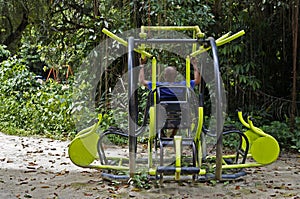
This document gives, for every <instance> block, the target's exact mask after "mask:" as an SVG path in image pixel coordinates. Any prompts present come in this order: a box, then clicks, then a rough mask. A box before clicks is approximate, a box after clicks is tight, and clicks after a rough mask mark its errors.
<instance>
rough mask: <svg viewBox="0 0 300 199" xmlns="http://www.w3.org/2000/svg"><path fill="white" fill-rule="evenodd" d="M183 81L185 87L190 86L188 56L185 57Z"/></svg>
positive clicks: (189, 62)
mask: <svg viewBox="0 0 300 199" xmlns="http://www.w3.org/2000/svg"><path fill="white" fill-rule="evenodd" d="M185 60H186V61H185V80H186V81H185V82H186V87H187V88H191V81H190V80H191V59H190V56H187V57H186V59H185Z"/></svg>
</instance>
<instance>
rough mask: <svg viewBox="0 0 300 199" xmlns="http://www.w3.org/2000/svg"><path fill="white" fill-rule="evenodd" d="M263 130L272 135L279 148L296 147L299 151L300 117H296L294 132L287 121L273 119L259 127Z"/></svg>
mask: <svg viewBox="0 0 300 199" xmlns="http://www.w3.org/2000/svg"><path fill="white" fill-rule="evenodd" d="M261 128H262V129H263V131H264V132H266V133H268V134H270V135H272V136H274V138H275V139H276V140H277V141H278V143H279V145H280V147H281V148H284V149H296V150H298V151H299V152H300V118H299V117H297V118H296V129H295V132H291V131H290V128H289V126H288V123H285V122H279V121H273V122H271V123H270V124H269V125H264V126H262V127H261Z"/></svg>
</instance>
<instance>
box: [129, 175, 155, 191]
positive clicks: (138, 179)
mask: <svg viewBox="0 0 300 199" xmlns="http://www.w3.org/2000/svg"><path fill="white" fill-rule="evenodd" d="M132 182H133V185H134V186H135V187H136V188H139V189H141V188H143V189H150V188H151V184H150V183H151V181H149V178H148V173H142V174H140V175H134V177H133V179H132Z"/></svg>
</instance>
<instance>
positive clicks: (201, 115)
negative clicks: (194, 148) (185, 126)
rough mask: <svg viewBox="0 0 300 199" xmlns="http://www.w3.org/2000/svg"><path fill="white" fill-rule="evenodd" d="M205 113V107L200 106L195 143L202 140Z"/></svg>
mask: <svg viewBox="0 0 300 199" xmlns="http://www.w3.org/2000/svg"><path fill="white" fill-rule="evenodd" d="M203 115H204V113H203V107H198V127H197V131H196V135H195V138H194V141H195V143H197V142H198V141H200V136H201V132H202V127H203Z"/></svg>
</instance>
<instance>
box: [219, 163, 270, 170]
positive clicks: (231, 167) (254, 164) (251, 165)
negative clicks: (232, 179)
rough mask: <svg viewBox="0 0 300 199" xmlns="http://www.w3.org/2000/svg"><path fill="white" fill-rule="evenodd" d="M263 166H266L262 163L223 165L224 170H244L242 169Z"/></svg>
mask: <svg viewBox="0 0 300 199" xmlns="http://www.w3.org/2000/svg"><path fill="white" fill-rule="evenodd" d="M261 166H264V164H260V163H246V164H226V165H222V169H242V168H251V167H261Z"/></svg>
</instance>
